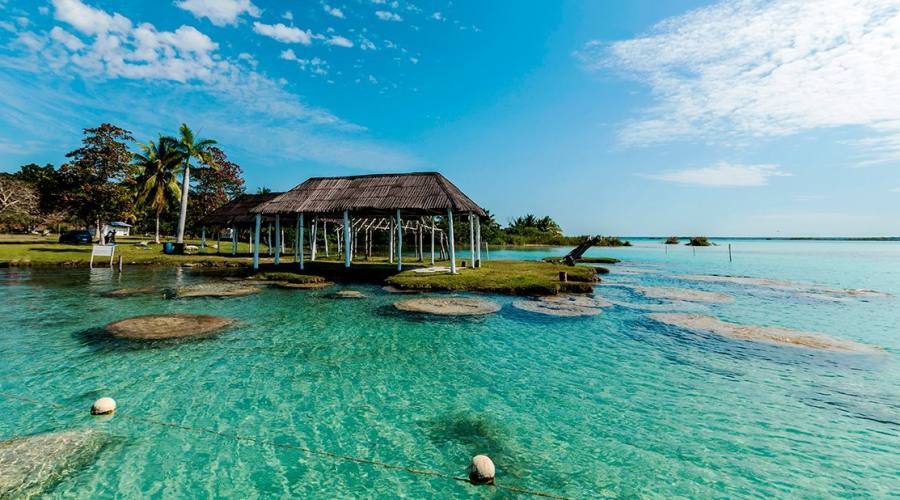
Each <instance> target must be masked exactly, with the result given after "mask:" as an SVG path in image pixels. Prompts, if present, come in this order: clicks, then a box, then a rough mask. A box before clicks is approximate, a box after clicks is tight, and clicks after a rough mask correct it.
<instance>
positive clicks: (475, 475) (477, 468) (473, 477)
mask: <svg viewBox="0 0 900 500" xmlns="http://www.w3.org/2000/svg"><path fill="white" fill-rule="evenodd" d="M494 473H495V472H494V462H492V461H491V459H490V458H489V457H488V456H487V455H475V456H474V457H472V463H471V464H469V481H471V482H472V484H494Z"/></svg>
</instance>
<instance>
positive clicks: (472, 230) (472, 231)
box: [469, 214, 476, 267]
mask: <svg viewBox="0 0 900 500" xmlns="http://www.w3.org/2000/svg"><path fill="white" fill-rule="evenodd" d="M474 221H475V216H474V215H472V214H469V253H471V254H472V257H471V258H470V259H469V260H470V261H471V262H472V267H476V266H475V222H474Z"/></svg>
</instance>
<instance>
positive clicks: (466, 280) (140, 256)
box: [0, 236, 597, 295]
mask: <svg viewBox="0 0 900 500" xmlns="http://www.w3.org/2000/svg"><path fill="white" fill-rule="evenodd" d="M55 240H56V238H55V237H46V238H42V237H37V236H23V237H11V236H6V237H0V267H10V266H25V267H27V266H33V267H52V266H71V267H86V266H87V265H88V262H89V261H90V257H91V245H62V244H59V243H56V241H55ZM140 241H148V240H147V239H144V238H136V237H129V238H123V237H120V238H118V245H117V248H116V257H115V258H114V261H115V262H118V259H119V257H118V256H119V255H121V256H122V260H123V263H124V264H126V265H182V264H195V265H203V266H237V267H242V268H244V269H245V271H246V272H249V271H250V270H249V266H250V264H251V262H252V255H251V254H250V245H249V244H248V243H240V244H239V246H238V254H237V256H234V257H232V256H231V244H230V242H223V244H222V253H221V254H216V249H215V247H214V245H215V241H211V242H209V241H208V242H207V247H206V250H205V252H204V253H193V254H188V255H166V254H164V253H163V252H162V244H160V245H157V244H153V243H150V244H149V245H148V246H146V247H145V246H139V245H137V244H136V243H138V242H140ZM186 243H187V244H189V245H198V246H199V241H197V240H188V241H186ZM320 255H321V253H320ZM461 261H462V259H460V262H461ZM108 262H109V261H108V258H103V257H96V258H95V259H94V265H95V266H106V265H108ZM425 265H426V263H424V262H418V261H417V260H415V259H413V258H412V257H411V256H409V257H404V267H405V269H406V270H404V271H403V272H401V273H399V274H398V273H397V270H396V264H390V263H388V259H387V258H386V257H383V256H379V257H373V258H372V259H370V260H365V259H364V258H363V257H356V258H355V259H354V261H353V265H352V266H351V268H350V269H346V268H344V266H343V260H342V259H340V257H339V256H338V255H335V254H332V255H331V256H330V258H319V259H318V260H317V262H310V261H309V255H308V253H307V256H306V273H309V275H310V276H309V278H315V279H322V278H318V277H319V276H321V277H323V278H325V279H329V280H334V281H347V282H371V283H387V284H390V285H393V286H395V287H397V288H403V289H416V290H446V291H454V290H466V291H475V292H486V293H502V294H509V295H553V294H557V293H560V292H568V293H587V292H590V291H591V290H592V288H593V282H595V281H597V270H596V269H595V268H593V267H588V266H575V267H568V266H565V265H560V264H554V263H548V262H540V261H513V260H505V261H485V262H484V267H482V268H479V269H472V268H463V267H460V268H459V273H458V274H456V275H450V274H447V273H439V274H426V273H416V272H413V269H415V268H419V267H423V266H425ZM436 265H438V266H444V267H447V266H449V262H447V261H443V262H437V263H436ZM296 266H297V264H296V263H295V262H294V256H293V250H291V249H289V250H288V251H287V252H286V253H285V255H284V257H283V259H282V262H281V265H280V266H275V265H274V264H273V262H272V258H271V257H270V256H269V255H268V249H266V248H265V246H264V247H263V248H262V249H261V252H260V271H261V272H263V273H266V272H268V273H279V272H291V273H297V272H299V269H297V267H296ZM560 271H565V272H566V273H568V281H567V282H562V281H560V280H559V272H560ZM276 275H277V274H272V276H276ZM298 276H300V278H295V279H300V280H306V279H309V278H307V277H306V276H301V275H298Z"/></svg>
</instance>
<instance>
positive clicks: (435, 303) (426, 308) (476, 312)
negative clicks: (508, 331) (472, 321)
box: [394, 297, 500, 316]
mask: <svg viewBox="0 0 900 500" xmlns="http://www.w3.org/2000/svg"><path fill="white" fill-rule="evenodd" d="M394 307H395V308H397V310H400V311H403V312H412V313H422V314H433V315H436V316H484V315H486V314H493V313H495V312H497V311H499V310H500V304H497V303H496V302H491V301H489V300H483V299H472V298H464V297H424V298H420V299H409V300H401V301H399V302H395V303H394Z"/></svg>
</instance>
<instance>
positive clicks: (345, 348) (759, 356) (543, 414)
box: [0, 241, 900, 498]
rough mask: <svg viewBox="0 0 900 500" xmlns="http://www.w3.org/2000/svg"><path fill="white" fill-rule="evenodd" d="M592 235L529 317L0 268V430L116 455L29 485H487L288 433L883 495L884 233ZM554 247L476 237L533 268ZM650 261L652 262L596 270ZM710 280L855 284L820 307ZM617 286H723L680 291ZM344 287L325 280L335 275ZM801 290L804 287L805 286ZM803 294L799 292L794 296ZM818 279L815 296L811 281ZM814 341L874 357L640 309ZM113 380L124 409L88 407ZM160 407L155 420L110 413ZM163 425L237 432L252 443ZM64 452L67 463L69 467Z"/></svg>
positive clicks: (56, 492)
mask: <svg viewBox="0 0 900 500" xmlns="http://www.w3.org/2000/svg"><path fill="white" fill-rule="evenodd" d="M635 243H636V246H635V247H633V248H616V249H592V250H591V251H590V252H589V254H588V256H611V257H617V258H620V259H623V260H624V262H623V263H622V264H619V265H610V266H609V267H611V268H613V274H611V275H609V277H610V281H614V282H619V283H621V282H622V281H626V280H627V281H629V282H630V283H629V286H628V287H622V286H600V287H597V291H596V293H597V294H598V295H599V296H600V297H602V298H603V299H605V300H609V301H611V302H612V303H613V304H614V305H613V307H607V308H604V309H603V311H602V313H601V314H599V315H596V316H589V317H579V318H559V317H551V316H546V315H535V314H527V313H523V312H521V311H518V310H515V309H513V308H512V307H511V303H512V301H513V299H512V298H509V297H490V300H493V301H496V302H498V303H499V304H501V305H502V306H503V309H502V310H501V311H500V312H499V313H497V314H494V315H490V316H486V317H483V318H478V319H465V320H460V319H435V318H431V317H427V316H410V315H405V314H398V313H397V312H396V311H395V310H394V308H393V307H392V304H393V302H395V301H397V300H402V299H403V298H404V297H403V296H400V295H394V294H389V293H387V292H385V291H384V290H382V289H381V288H380V287H376V286H362V285H360V286H353V287H352V289H353V290H359V291H362V292H363V293H364V294H365V295H366V296H367V297H366V298H365V299H357V300H334V299H332V298H331V297H332V295H333V294H334V293H335V292H336V291H338V290H340V289H342V288H341V287H335V288H332V289H329V290H280V289H271V288H264V289H263V290H262V291H261V292H260V293H259V294H258V295H252V296H246V297H238V298H229V299H207V298H198V299H192V300H190V301H183V300H165V299H163V298H162V295H161V294H158V293H137V294H134V295H127V294H126V296H121V297H113V296H109V292H111V291H113V290H116V289H123V288H133V289H154V290H165V289H172V288H177V287H186V286H193V285H198V284H203V283H208V282H211V281H214V280H218V279H221V277H220V276H216V275H215V273H211V274H210V273H203V272H201V271H200V270H183V269H180V268H175V269H172V268H134V267H127V266H126V268H125V272H124V273H121V274H120V273H118V272H110V271H109V270H108V269H102V268H98V269H95V270H93V271H88V270H86V269H60V270H56V269H54V270H22V269H6V270H2V271H0V317H2V318H3V319H4V325H5V326H6V328H4V329H3V331H2V332H0V356H2V362H0V392H3V393H9V394H20V395H27V396H28V397H30V398H33V399H35V400H40V401H48V402H56V403H60V404H61V405H62V408H63V409H62V410H57V409H54V408H52V407H46V406H43V407H42V406H36V405H31V404H28V403H25V402H23V401H18V400H10V399H7V398H4V397H0V440H2V439H8V438H10V437H15V436H23V435H28V434H33V433H35V432H46V431H65V430H67V429H77V430H84V429H93V428H98V429H101V430H103V431H104V432H108V433H110V434H111V435H116V436H121V437H122V438H123V439H124V441H123V443H122V444H121V445H120V446H116V447H112V448H110V449H105V450H104V451H103V452H102V453H97V454H90V460H89V461H80V460H79V461H78V463H77V464H76V466H73V467H72V468H71V470H68V472H66V474H65V475H64V477H61V478H60V480H58V481H57V480H56V479H54V480H53V482H54V486H53V487H52V488H51V489H49V490H45V493H46V494H47V495H49V496H79V497H84V496H91V495H99V496H114V495H119V496H124V497H143V496H148V495H150V496H152V495H157V496H174V497H193V496H323V495H327V496H335V497H357V496H369V495H371V496H399V495H405V496H411V497H457V496H459V497H468V496H471V495H473V494H476V493H478V492H482V493H483V494H491V493H489V492H488V490H484V489H477V488H476V487H474V486H470V485H466V484H465V483H460V482H456V481H446V480H444V479H441V478H437V477H426V476H419V475H415V474H409V473H405V472H402V471H396V470H387V469H382V468H377V467H372V466H371V465H366V464H363V463H345V462H336V461H331V460H326V459H324V458H322V457H321V456H316V455H308V454H304V453H301V452H298V451H292V450H290V449H284V448H278V447H273V446H267V445H265V443H286V444H291V445H298V446H299V445H302V446H304V447H307V448H309V449H314V450H323V451H328V452H333V453H339V454H345V455H350V456H355V457H361V458H366V459H371V460H378V461H383V462H387V463H393V464H403V465H404V466H410V467H418V468H422V469H429V470H437V471H441V472H443V473H446V474H449V475H464V473H465V467H466V465H467V464H468V461H469V459H470V458H471V456H472V455H474V454H476V453H486V454H488V455H490V456H491V457H492V458H493V459H494V462H495V463H496V464H497V468H498V482H500V483H502V484H507V485H510V486H516V487H522V488H527V489H531V490H537V491H548V492H552V493H554V494H558V495H563V496H570V497H579V498H583V497H596V496H599V495H614V496H665V497H669V496H689V497H712V496H736V497H744V496H779V497H784V496H796V495H798V494H801V495H803V496H837V495H841V496H850V495H866V496H886V495H888V494H890V493H892V492H895V491H897V490H898V484H897V479H896V461H897V460H896V459H897V455H898V450H900V433H898V432H897V425H898V423H897V418H896V414H897V411H898V408H900V394H898V392H900V389H898V388H900V368H898V363H897V360H896V358H897V353H898V350H900V340H898V338H897V337H896V334H895V332H896V327H897V325H898V324H900V308H898V307H897V303H896V300H897V299H896V298H895V297H896V296H898V294H900V244H896V243H847V242H802V243H801V242H761V241H760V242H750V241H738V242H733V243H734V246H733V254H734V260H733V262H731V263H729V262H728V258H727V250H726V249H724V248H723V247H712V248H702V249H697V251H696V256H695V255H694V253H693V252H692V249H690V248H683V247H677V248H669V249H668V251H666V250H665V249H664V248H663V246H662V245H659V244H658V243H655V242H642V241H636V242H635ZM567 250H568V249H563V248H559V249H556V248H551V249H542V250H537V251H535V250H528V251H526V250H501V249H493V250H492V251H491V257H492V258H529V259H538V258H542V257H544V256H548V255H557V256H558V255H563V254H564V253H565V252H566V251H567ZM617 269H624V270H626V271H628V270H629V269H630V270H634V269H639V270H640V269H649V270H654V271H658V272H654V273H645V272H630V273H625V274H622V273H618V274H616V270H617ZM685 275H693V276H712V275H728V276H742V277H750V278H752V279H758V280H774V281H777V282H788V283H804V284H811V285H814V286H815V287H820V288H822V289H828V290H846V289H866V290H877V291H880V292H886V293H888V294H890V295H892V296H890V297H877V298H876V297H871V296H867V295H865V294H863V295H860V294H845V295H844V296H843V297H842V298H841V300H840V301H826V300H819V299H816V298H815V297H807V296H804V295H803V293H794V292H792V291H787V290H779V289H773V288H772V287H766V286H758V284H748V283H746V282H744V283H741V282H734V281H722V280H685V279H681V278H679V276H685ZM634 286H637V287H645V288H657V289H660V288H663V289H666V288H668V289H671V288H676V289H690V290H692V291H696V292H704V293H708V294H721V295H727V296H729V297H732V298H733V300H732V301H730V302H725V303H715V302H714V303H702V304H697V303H688V302H679V301H673V300H670V299H671V298H666V297H663V298H653V297H647V296H645V295H644V294H642V293H638V292H637V291H636V290H634ZM348 289H349V288H348ZM806 291H807V290H805V291H804V293H805V292H806ZM809 293H815V292H814V291H812V292H809ZM819 293H822V292H821V291H820V292H819ZM660 311H675V312H690V313H699V314H702V315H704V316H708V317H711V318H715V319H717V320H721V321H725V322H729V323H735V324H740V325H759V326H766V327H780V328H784V329H791V330H798V331H804V332H818V333H821V334H824V335H827V336H829V337H833V338H835V339H843V340H847V341H854V342H859V343H863V344H869V345H879V346H883V347H884V348H885V352H884V353H883V354H880V355H875V356H870V355H860V354H845V353H836V352H827V351H821V350H812V349H798V348H787V347H782V346H778V345H770V344H762V343H758V342H747V341H743V340H735V339H731V338H724V337H722V336H718V335H710V334H702V333H699V334H698V333H695V332H691V331H688V330H685V329H683V328H679V327H677V326H670V325H662V324H660V323H659V322H657V321H653V320H651V319H649V318H647V317H646V314H647V312H660ZM184 312H189V313H198V314H211V315H217V316H225V317H232V318H237V319H238V320H239V321H240V323H239V325H237V326H236V327H235V328H231V329H228V330H227V331H224V332H222V334H220V335H218V336H216V337H213V338H208V339H202V340H192V341H179V342H149V343H132V342H127V341H118V340H113V339H110V338H109V337H108V336H107V335H106V334H105V333H104V332H103V331H102V330H99V329H98V328H99V327H101V326H103V325H105V324H106V323H109V322H111V321H115V320H118V319H121V318H125V317H129V316H135V315H141V314H172V313H184ZM100 396H112V397H114V398H115V399H116V400H117V402H118V404H119V409H120V410H121V412H122V415H120V416H116V417H113V418H112V419H109V420H108V421H98V420H95V419H92V418H90V417H89V416H88V415H86V413H87V408H89V407H90V404H91V402H92V401H93V400H94V399H96V398H97V397H100ZM126 413H127V414H133V415H140V416H143V417H145V418H148V419H154V420H158V421H162V422H168V423H172V424H177V425H176V426H157V425H152V424H148V423H147V422H146V421H138V420H134V419H128V418H123V415H124V414H126ZM178 426H186V427H191V428H201V429H209V430H215V431H216V432H221V433H226V434H228V433H231V434H237V435H249V436H254V437H255V438H258V439H260V440H261V441H260V442H261V443H263V444H254V443H250V442H240V441H235V440H233V439H225V438H223V437H222V436H221V435H219V434H203V433H201V434H197V433H191V432H185V431H183V430H179V427H178ZM85 462H87V463H85Z"/></svg>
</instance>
